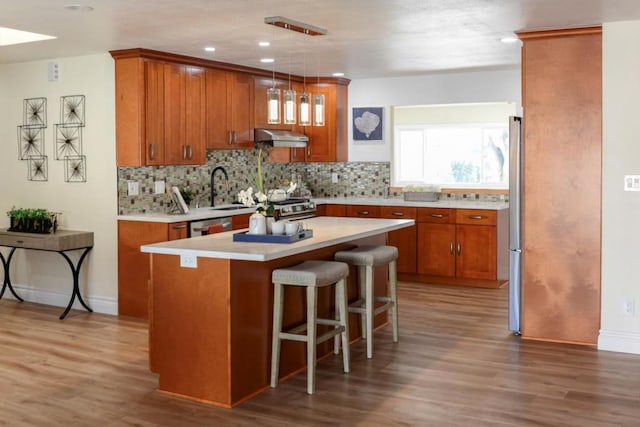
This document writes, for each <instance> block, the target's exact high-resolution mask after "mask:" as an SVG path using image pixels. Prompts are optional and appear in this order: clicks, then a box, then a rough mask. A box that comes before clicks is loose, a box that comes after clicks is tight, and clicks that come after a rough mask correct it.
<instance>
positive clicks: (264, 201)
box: [238, 148, 297, 216]
mask: <svg viewBox="0 0 640 427" xmlns="http://www.w3.org/2000/svg"><path fill="white" fill-rule="evenodd" d="M256 185H257V190H258V191H257V192H255V193H254V192H253V187H249V188H247V189H246V190H241V191H240V192H239V193H238V201H239V202H240V203H242V204H243V205H245V206H247V207H251V206H257V209H256V212H259V213H261V214H262V215H265V216H273V213H274V210H275V208H274V206H273V203H271V202H270V201H269V198H268V197H267V194H266V193H265V190H264V180H263V178H262V148H260V149H259V151H258V171H257V173H256ZM296 188H297V184H296V183H295V182H290V183H289V188H287V190H286V192H287V194H291V193H293V192H294V191H295V190H296ZM256 202H257V203H256Z"/></svg>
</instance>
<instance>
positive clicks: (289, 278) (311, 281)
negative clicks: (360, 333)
mask: <svg viewBox="0 0 640 427" xmlns="http://www.w3.org/2000/svg"><path fill="white" fill-rule="evenodd" d="M348 275H349V266H348V265H347V264H345V263H343V262H336V261H305V262H303V263H301V264H298V265H295V266H293V267H287V268H279V269H276V270H273V272H272V273H271V280H272V282H273V292H274V295H273V337H272V343H271V387H276V386H277V385H278V371H279V368H280V340H294V341H302V342H306V343H307V393H309V394H313V392H314V391H315V387H316V384H315V369H316V368H315V367H316V346H317V344H319V343H321V342H324V341H327V340H328V339H330V338H333V337H336V339H338V335H340V336H341V338H342V347H343V348H342V363H343V368H344V372H349V370H350V368H349V324H348V321H349V314H348V313H347V287H346V278H347V276H348ZM333 284H335V286H336V289H335V297H336V298H335V304H336V319H337V320H334V319H320V318H318V316H317V310H318V307H317V297H318V288H321V287H325V286H331V285H333ZM284 286H304V287H306V288H307V322H306V323H305V324H302V325H300V326H297V327H295V328H293V329H290V330H288V331H282V314H283V310H284V304H283V303H284ZM317 325H330V326H333V327H334V328H333V329H332V330H330V331H328V332H326V333H324V334H322V335H321V336H319V337H317V336H316V326H317ZM304 331H306V334H301V332H304ZM334 353H335V354H338V353H339V348H335V346H334Z"/></svg>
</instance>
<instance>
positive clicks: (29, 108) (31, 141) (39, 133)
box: [18, 98, 48, 181]
mask: <svg viewBox="0 0 640 427" xmlns="http://www.w3.org/2000/svg"><path fill="white" fill-rule="evenodd" d="M46 127H47V98H27V99H25V100H24V101H23V103H22V125H19V126H18V159H20V160H26V161H27V167H28V174H27V176H28V179H29V180H30V181H46V180H47V179H48V178H47V169H48V168H47V162H48V158H47V156H46V155H45V151H44V129H45V128H46Z"/></svg>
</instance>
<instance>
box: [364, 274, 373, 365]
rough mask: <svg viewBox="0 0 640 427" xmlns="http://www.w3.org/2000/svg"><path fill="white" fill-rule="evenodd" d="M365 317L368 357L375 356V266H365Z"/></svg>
mask: <svg viewBox="0 0 640 427" xmlns="http://www.w3.org/2000/svg"><path fill="white" fill-rule="evenodd" d="M365 272H366V273H365V277H366V278H365V284H366V290H365V312H366V314H365V316H364V317H365V318H366V325H367V326H366V327H367V329H366V330H367V359H371V358H372V357H373V266H371V265H367V266H366V268H365Z"/></svg>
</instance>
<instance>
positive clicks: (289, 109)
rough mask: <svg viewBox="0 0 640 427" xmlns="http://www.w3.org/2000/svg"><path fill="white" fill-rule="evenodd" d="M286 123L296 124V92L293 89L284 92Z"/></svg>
mask: <svg viewBox="0 0 640 427" xmlns="http://www.w3.org/2000/svg"><path fill="white" fill-rule="evenodd" d="M284 123H285V124H287V125H295V124H296V91H295V90H292V89H289V90H285V91H284Z"/></svg>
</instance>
